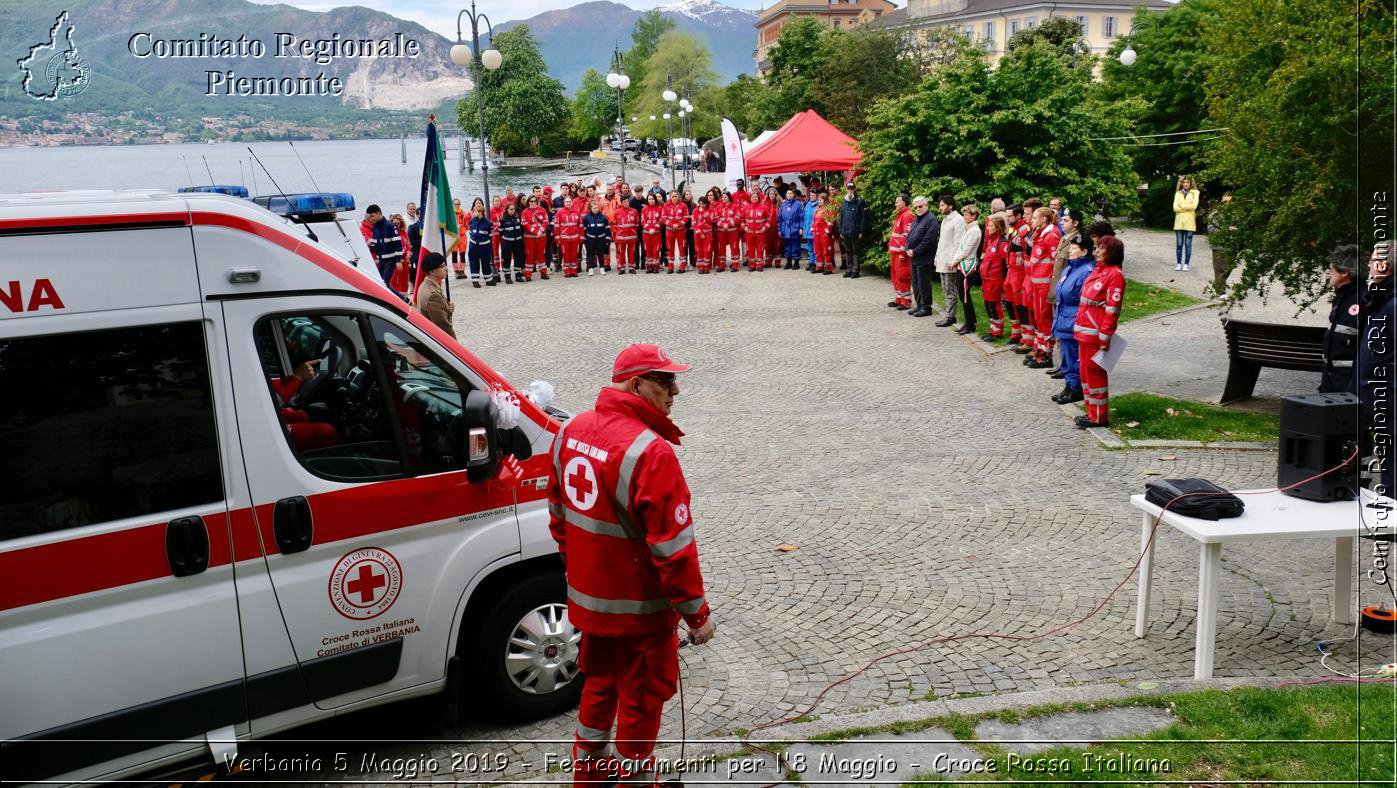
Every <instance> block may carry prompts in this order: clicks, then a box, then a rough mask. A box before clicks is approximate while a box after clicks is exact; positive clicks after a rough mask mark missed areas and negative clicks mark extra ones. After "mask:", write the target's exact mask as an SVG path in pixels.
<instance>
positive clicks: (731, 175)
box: [722, 118, 747, 189]
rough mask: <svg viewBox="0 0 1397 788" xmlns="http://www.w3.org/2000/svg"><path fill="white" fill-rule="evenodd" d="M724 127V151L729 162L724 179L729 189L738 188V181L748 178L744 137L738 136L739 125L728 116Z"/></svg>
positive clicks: (724, 120) (724, 119) (724, 121)
mask: <svg viewBox="0 0 1397 788" xmlns="http://www.w3.org/2000/svg"><path fill="white" fill-rule="evenodd" d="M722 127H723V152H724V154H725V156H726V158H727V162H728V166H727V172H726V174H725V175H724V177H723V180H724V181H725V182H726V183H727V185H728V188H729V189H736V188H737V182H738V181H740V180H746V178H747V162H746V158H745V157H744V156H743V155H742V138H741V137H739V136H737V127H736V126H734V125H733V124H732V121H730V120H728V119H727V118H723V122H722Z"/></svg>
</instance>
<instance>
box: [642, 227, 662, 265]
mask: <svg viewBox="0 0 1397 788" xmlns="http://www.w3.org/2000/svg"><path fill="white" fill-rule="evenodd" d="M640 238H641V241H642V242H644V244H645V270H647V271H658V270H660V234H659V233H646V234H645V235H642V236H641V237H640Z"/></svg>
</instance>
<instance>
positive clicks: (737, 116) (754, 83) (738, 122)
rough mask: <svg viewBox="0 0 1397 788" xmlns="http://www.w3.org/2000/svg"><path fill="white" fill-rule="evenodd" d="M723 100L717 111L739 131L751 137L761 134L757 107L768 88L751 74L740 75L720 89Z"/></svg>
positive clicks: (718, 102)
mask: <svg viewBox="0 0 1397 788" xmlns="http://www.w3.org/2000/svg"><path fill="white" fill-rule="evenodd" d="M719 90H720V91H721V98H719V99H718V101H717V109H718V112H719V113H721V115H722V116H723V117H725V118H727V119H729V120H731V121H732V124H733V125H734V126H736V127H737V130H738V131H740V132H742V133H743V134H746V135H748V136H750V137H755V136H756V135H757V134H760V133H761V127H760V124H759V123H758V122H757V105H758V104H759V103H760V102H761V101H762V94H763V93H765V92H766V90H767V86H766V85H764V84H762V82H761V81H760V80H758V79H755V78H753V77H752V76H751V75H750V74H738V75H737V79H734V80H733V81H732V82H729V83H728V84H727V85H726V86H724V87H722V88H720V89H719Z"/></svg>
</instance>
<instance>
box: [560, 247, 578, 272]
mask: <svg viewBox="0 0 1397 788" xmlns="http://www.w3.org/2000/svg"><path fill="white" fill-rule="evenodd" d="M558 245H559V246H561V247H562V248H563V276H577V267H578V266H577V247H578V245H579V242H578V241H575V240H572V239H563V240H561V241H558Z"/></svg>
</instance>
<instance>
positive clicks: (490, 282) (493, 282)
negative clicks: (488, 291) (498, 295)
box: [485, 279, 499, 287]
mask: <svg viewBox="0 0 1397 788" xmlns="http://www.w3.org/2000/svg"><path fill="white" fill-rule="evenodd" d="M497 284H499V282H496V281H495V280H494V279H491V280H490V281H488V282H486V283H485V286H486V287H494V286H495V285H497Z"/></svg>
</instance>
